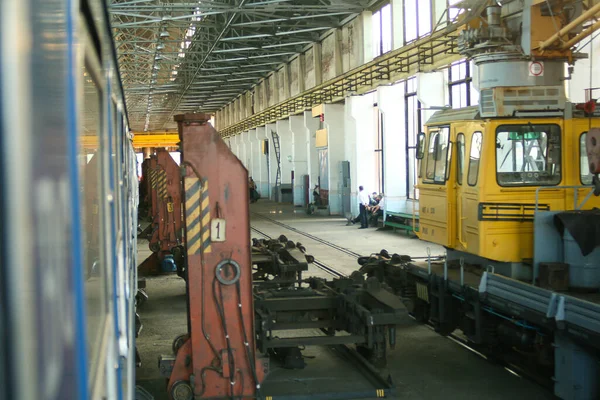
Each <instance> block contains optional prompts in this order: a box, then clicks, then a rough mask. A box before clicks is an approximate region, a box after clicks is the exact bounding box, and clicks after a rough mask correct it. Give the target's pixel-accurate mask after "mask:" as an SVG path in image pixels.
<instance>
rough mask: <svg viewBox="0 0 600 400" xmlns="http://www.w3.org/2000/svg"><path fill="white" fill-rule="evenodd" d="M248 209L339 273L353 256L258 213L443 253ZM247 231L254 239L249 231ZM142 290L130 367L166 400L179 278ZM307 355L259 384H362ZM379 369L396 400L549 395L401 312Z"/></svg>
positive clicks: (326, 220)
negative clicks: (164, 366) (136, 359)
mask: <svg viewBox="0 0 600 400" xmlns="http://www.w3.org/2000/svg"><path fill="white" fill-rule="evenodd" d="M251 212H252V214H251V215H252V222H251V223H252V226H253V227H255V228H257V229H259V230H260V231H262V232H264V233H266V234H268V235H270V236H273V237H277V236H278V235H279V234H282V233H283V234H285V235H286V236H288V238H290V239H292V240H295V241H300V242H302V243H303V244H304V245H305V246H306V248H307V250H308V253H310V254H312V255H314V256H315V257H316V258H317V259H318V260H319V261H321V262H323V263H325V264H327V265H329V266H331V267H334V268H336V269H337V270H339V271H342V272H346V273H350V272H352V271H354V270H356V269H357V268H358V264H357V263H356V259H354V258H353V257H351V256H349V255H346V254H344V253H342V252H340V251H338V250H335V249H331V248H330V247H328V246H325V245H323V244H321V243H318V242H315V241H314V240H311V239H309V238H306V237H304V236H302V235H300V234H298V233H294V232H292V231H289V230H286V229H285V228H283V227H281V226H277V225H275V224H273V223H272V222H270V221H268V220H266V219H264V218H261V217H260V216H261V215H264V216H266V217H268V218H272V219H275V220H277V221H281V222H283V223H285V224H289V225H292V226H293V227H295V228H296V229H299V230H301V231H304V232H308V233H311V234H313V235H315V236H317V237H319V238H321V239H324V240H327V241H329V242H332V243H335V244H337V245H339V246H342V247H345V248H348V249H350V250H352V251H354V252H357V253H361V254H370V253H372V252H378V251H379V250H381V249H382V248H385V249H387V250H388V251H389V252H390V253H399V254H409V255H411V256H424V255H426V249H427V247H429V248H430V250H431V254H432V255H437V254H442V253H443V249H442V248H441V247H439V246H436V245H433V244H428V243H425V242H421V241H419V240H418V239H415V238H410V237H408V236H406V235H405V234H403V233H399V232H397V233H394V232H392V231H388V230H377V229H375V228H370V229H363V230H359V229H358V225H353V226H346V220H345V219H342V218H335V217H319V216H308V215H306V214H305V213H303V212H302V210H294V209H293V207H291V206H281V205H277V204H275V203H271V202H267V201H263V200H261V201H259V202H258V203H257V204H254V205H252V207H251ZM252 236H253V237H260V235H258V234H256V233H255V232H254V231H253V232H252ZM139 248H140V251H139V260H140V262H141V261H143V260H144V259H145V258H146V256H147V255H149V253H150V252H149V251H148V250H147V243H144V242H143V241H140V244H139ZM318 274H322V272H320V271H319V270H315V269H312V270H310V271H309V274H307V275H318ZM147 292H148V295H149V300H148V301H147V302H146V303H145V304H143V305H142V307H140V309H139V310H138V312H139V313H140V316H141V318H142V322H143V324H144V328H143V330H142V332H141V335H140V337H139V338H138V340H137V345H138V350H139V352H140V356H141V358H142V367H141V368H138V370H137V383H138V384H139V385H141V386H143V387H144V388H145V389H147V390H148V391H150V392H151V393H152V394H153V395H154V396H155V399H157V400H162V399H167V396H166V390H165V387H166V382H165V379H164V378H161V377H160V375H159V373H158V368H157V359H158V356H159V355H160V354H170V353H171V343H172V340H173V338H175V337H176V336H177V335H179V334H181V333H184V332H185V330H186V315H185V312H186V311H185V310H186V306H185V284H184V281H183V280H182V279H180V278H178V277H177V276H172V275H171V276H161V277H153V278H148V279H147ZM307 354H308V355H311V356H314V358H308V359H307V364H308V366H307V368H306V369H304V370H302V371H289V370H282V369H280V368H278V367H277V366H273V367H272V372H271V374H270V375H269V377H268V378H267V382H265V384H264V385H263V387H265V388H269V387H270V388H272V389H273V392H272V394H280V392H281V388H287V390H288V391H290V390H292V391H294V392H296V393H306V394H310V393H315V392H318V391H319V390H325V391H335V390H343V391H346V390H348V388H350V387H352V388H355V387H360V386H361V385H367V386H368V383H367V382H366V381H364V382H363V381H361V376H360V375H358V374H357V373H356V371H354V370H353V367H352V366H349V365H348V364H347V363H344V361H343V360H340V358H339V357H337V356H336V354H333V353H332V352H331V351H330V350H328V349H325V348H320V347H315V348H309V349H307ZM386 373H390V374H391V376H392V377H393V380H394V383H395V384H396V385H397V389H398V397H399V398H402V399H410V400H421V399H481V398H485V399H552V398H554V397H553V396H552V394H551V393H549V392H548V391H547V390H546V389H544V388H542V387H540V386H538V385H537V384H535V383H533V382H531V381H529V380H527V379H524V378H520V377H518V376H515V375H513V374H512V373H510V372H509V371H507V370H505V369H504V368H503V367H501V366H499V365H496V364H493V363H491V362H488V361H487V360H485V359H483V358H482V357H480V356H479V355H477V354H475V353H473V352H471V351H469V350H467V349H465V348H464V347H462V346H461V345H459V344H457V343H455V342H453V341H451V340H450V339H448V338H445V337H442V336H439V335H438V334H436V333H435V332H433V331H432V330H431V329H430V328H428V327H427V326H424V325H420V324H418V323H416V322H415V321H413V320H412V319H411V318H410V317H408V316H407V317H406V320H405V321H404V322H403V323H402V325H401V326H399V327H398V330H397V345H396V348H395V349H394V350H392V351H390V352H389V353H388V367H387V369H386ZM350 383H351V384H350ZM269 385H271V386H269Z"/></svg>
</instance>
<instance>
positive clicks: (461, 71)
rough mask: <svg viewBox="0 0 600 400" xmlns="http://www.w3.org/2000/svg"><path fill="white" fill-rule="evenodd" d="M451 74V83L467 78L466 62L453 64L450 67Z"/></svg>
mask: <svg viewBox="0 0 600 400" xmlns="http://www.w3.org/2000/svg"><path fill="white" fill-rule="evenodd" d="M450 72H451V76H450V77H451V81H452V82H456V81H460V80H463V79H465V78H466V77H467V63H466V61H461V62H457V63H454V64H452V65H451V66H450Z"/></svg>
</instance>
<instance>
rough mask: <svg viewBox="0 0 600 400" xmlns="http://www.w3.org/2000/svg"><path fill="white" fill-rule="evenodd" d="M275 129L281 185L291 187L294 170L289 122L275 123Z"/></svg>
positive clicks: (286, 120) (284, 120) (285, 120)
mask: <svg viewBox="0 0 600 400" xmlns="http://www.w3.org/2000/svg"><path fill="white" fill-rule="evenodd" d="M276 127H277V130H276V132H277V134H278V135H279V144H280V146H281V183H282V184H284V185H291V184H292V171H293V170H294V164H293V159H294V154H293V146H292V132H291V131H290V121H289V120H288V119H283V120H280V121H277V123H276Z"/></svg>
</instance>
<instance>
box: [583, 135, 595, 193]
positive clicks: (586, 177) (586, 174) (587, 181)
mask: <svg viewBox="0 0 600 400" xmlns="http://www.w3.org/2000/svg"><path fill="white" fill-rule="evenodd" d="M586 137H587V132H583V133H582V134H581V136H580V137H579V177H580V178H581V183H582V184H584V185H591V184H592V178H593V177H594V175H592V174H590V163H589V161H588V156H587V150H586V147H585V140H586Z"/></svg>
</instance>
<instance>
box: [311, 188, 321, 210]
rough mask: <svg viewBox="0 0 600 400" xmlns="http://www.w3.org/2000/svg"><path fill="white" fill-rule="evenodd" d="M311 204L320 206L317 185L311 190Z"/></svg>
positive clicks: (319, 194) (319, 192)
mask: <svg viewBox="0 0 600 400" xmlns="http://www.w3.org/2000/svg"><path fill="white" fill-rule="evenodd" d="M313 202H314V203H315V206H320V205H321V190H320V189H319V185H315V188H314V189H313Z"/></svg>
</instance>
